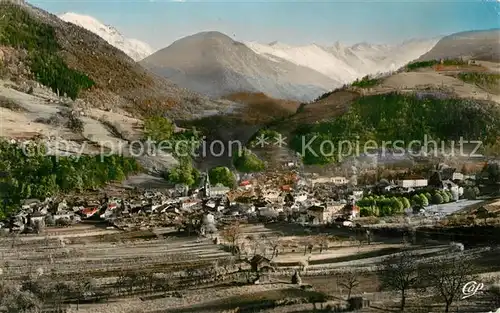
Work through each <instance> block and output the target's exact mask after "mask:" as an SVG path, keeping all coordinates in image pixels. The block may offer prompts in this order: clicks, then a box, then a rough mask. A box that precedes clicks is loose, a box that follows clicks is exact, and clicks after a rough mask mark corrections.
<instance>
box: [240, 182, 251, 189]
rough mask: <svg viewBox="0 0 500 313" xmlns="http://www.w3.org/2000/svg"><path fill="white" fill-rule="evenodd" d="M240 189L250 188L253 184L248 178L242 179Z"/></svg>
mask: <svg viewBox="0 0 500 313" xmlns="http://www.w3.org/2000/svg"><path fill="white" fill-rule="evenodd" d="M239 187H240V189H244V190H249V189H252V187H253V185H252V183H251V182H250V181H249V180H244V181H242V182H241V183H240V186H239Z"/></svg>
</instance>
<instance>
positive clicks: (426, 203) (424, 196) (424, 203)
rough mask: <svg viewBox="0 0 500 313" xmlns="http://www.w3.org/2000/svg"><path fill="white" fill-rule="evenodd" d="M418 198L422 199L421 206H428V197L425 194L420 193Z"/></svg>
mask: <svg viewBox="0 0 500 313" xmlns="http://www.w3.org/2000/svg"><path fill="white" fill-rule="evenodd" d="M420 198H421V199H422V202H421V203H422V206H428V205H429V199H428V198H427V196H426V195H425V194H423V193H422V194H420Z"/></svg>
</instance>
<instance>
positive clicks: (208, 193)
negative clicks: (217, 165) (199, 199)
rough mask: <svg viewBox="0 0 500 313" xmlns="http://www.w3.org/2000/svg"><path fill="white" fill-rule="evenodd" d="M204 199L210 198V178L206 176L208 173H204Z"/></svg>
mask: <svg viewBox="0 0 500 313" xmlns="http://www.w3.org/2000/svg"><path fill="white" fill-rule="evenodd" d="M204 188H205V190H204V191H205V197H210V177H209V176H208V171H207V172H205V186H204Z"/></svg>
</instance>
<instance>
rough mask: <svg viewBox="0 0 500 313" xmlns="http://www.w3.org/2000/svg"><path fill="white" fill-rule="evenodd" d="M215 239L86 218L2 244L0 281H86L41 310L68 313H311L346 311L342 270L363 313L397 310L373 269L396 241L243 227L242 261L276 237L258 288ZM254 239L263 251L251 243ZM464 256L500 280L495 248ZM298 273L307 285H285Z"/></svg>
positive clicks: (423, 251) (440, 248)
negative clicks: (352, 280)
mask: <svg viewBox="0 0 500 313" xmlns="http://www.w3.org/2000/svg"><path fill="white" fill-rule="evenodd" d="M220 234H221V233H220ZM417 236H420V235H418V234H417ZM215 237H217V239H218V242H214V241H213V239H211V238H198V237H196V236H191V237H188V236H186V235H185V234H182V233H178V232H177V231H176V230H174V229H171V228H158V229H148V228H146V227H144V228H139V229H136V230H133V231H129V232H122V231H119V230H116V229H108V228H107V227H106V226H105V225H103V224H101V223H98V222H90V221H88V222H84V223H81V224H79V225H76V226H71V227H69V228H47V229H45V232H44V233H43V234H41V235H18V236H15V237H4V238H2V239H1V241H0V255H1V261H0V264H1V266H0V268H1V269H2V273H3V275H2V279H3V281H4V282H9V284H13V285H14V284H15V282H16V281H17V282H20V281H24V285H25V286H26V285H27V281H28V282H30V284H28V285H27V286H33V284H35V282H43V283H44V284H46V285H47V286H48V285H49V284H53V283H54V282H56V283H57V282H61V281H64V282H65V284H68V282H73V283H74V284H76V285H78V284H79V282H81V281H89V280H91V281H92V286H93V290H92V292H91V296H89V295H88V294H87V295H85V296H77V295H75V293H71V292H69V291H64V290H66V289H64V288H62V287H61V286H59V287H58V288H59V291H58V292H59V293H61V294H63V293H64V294H66V295H67V297H66V298H65V300H64V301H62V300H60V301H59V302H58V301H57V300H56V298H52V297H48V296H47V297H46V298H45V307H46V308H49V307H54V306H65V307H68V308H69V309H70V312H84V313H91V312H96V313H97V312H109V313H112V312H131V313H132V312H156V313H160V312H162V313H174V312H175V313H181V312H186V313H187V312H190V313H191V312H235V311H230V310H236V309H237V308H239V310H240V311H238V312H269V313H270V312H276V313H278V312H283V313H285V312H311V311H312V310H313V308H314V306H316V307H317V308H318V309H319V308H320V307H321V306H323V307H325V308H326V307H327V306H328V305H329V306H330V307H335V306H345V299H346V297H347V293H348V291H347V289H346V288H345V287H342V283H341V282H342V279H344V278H343V277H345V276H343V275H345V274H346V273H356V280H357V282H358V283H357V285H356V287H355V288H352V290H351V291H352V294H351V295H362V296H363V297H364V298H365V299H368V300H370V301H371V302H370V303H371V304H370V307H368V308H365V309H363V311H362V312H380V311H379V310H380V309H382V310H386V309H387V310H390V309H391V308H396V307H397V306H398V303H399V302H398V300H397V299H398V296H397V294H394V293H391V292H389V291H380V290H379V287H380V281H379V276H378V275H377V274H376V271H377V268H378V264H379V263H380V262H381V261H383V259H384V257H386V256H390V255H393V254H394V253H397V252H399V251H401V249H402V248H403V247H405V246H407V245H406V244H405V245H404V244H403V243H402V237H401V235H397V234H396V235H394V234H391V235H386V234H384V233H383V232H380V233H379V232H377V231H374V232H373V238H372V240H371V241H370V242H369V243H368V242H366V241H365V240H363V239H361V237H360V235H359V232H357V231H356V230H352V229H349V228H345V229H344V228H332V227H330V228H325V227H302V226H300V225H294V224H283V223H271V224H265V225H264V224H255V223H250V224H241V225H240V226H239V236H238V238H239V242H240V246H242V247H243V246H245V247H246V248H242V250H241V252H240V253H241V255H242V256H245V257H247V258H251V257H252V255H256V253H257V254H262V255H266V256H267V257H269V255H270V253H271V250H272V249H271V248H272V247H273V243H272V242H273V238H274V239H276V238H278V239H279V247H278V246H276V247H278V248H277V251H278V252H277V256H275V257H274V258H271V259H272V265H273V267H274V268H275V270H274V271H272V272H268V273H267V274H262V276H261V278H260V280H261V282H260V283H259V284H252V283H248V282H247V281H246V280H247V279H250V278H249V275H250V276H251V272H248V271H247V270H245V268H246V266H247V265H246V264H245V263H240V262H238V261H237V260H236V259H235V257H234V256H233V255H232V254H231V253H230V252H229V250H228V249H227V246H228V244H229V243H228V242H227V240H226V241H225V240H224V239H223V238H225V237H224V236H223V235H221V236H218V235H215ZM215 237H214V238H215ZM450 238H451V237H449V238H448V239H446V236H445V238H444V239H440V240H428V239H426V238H424V237H423V236H422V237H421V238H420V239H419V240H418V242H416V243H414V244H413V245H411V247H410V249H411V251H413V252H414V253H415V255H420V256H421V257H423V258H433V257H436V256H439V255H446V254H449V249H450V247H449V241H450ZM256 239H257V240H256ZM256 242H260V244H259V245H258V246H255V243H256ZM466 251H467V254H468V255H470V256H472V257H473V258H474V260H477V262H476V261H474V262H475V263H477V264H476V272H477V273H483V275H485V276H484V280H485V281H486V280H487V281H495V279H496V280H498V277H499V276H498V275H497V273H496V272H499V271H500V267H499V266H498V265H497V264H496V262H495V261H494V260H495V259H496V258H498V257H499V256H500V251H499V250H498V249H491V248H485V247H484V245H481V244H478V245H477V246H469V247H468V248H467V250H466ZM273 255H274V252H273ZM242 269H243V271H242ZM295 271H299V272H300V273H301V277H302V283H303V284H304V285H306V286H307V285H310V286H311V287H309V288H300V287H299V286H298V285H293V284H290V281H291V277H292V274H293V273H294V272H295ZM484 273H489V274H484ZM495 277H496V278H495ZM32 288H34V287H32ZM54 288H55V287H54ZM412 294H413V295H412V297H410V300H409V304H408V307H410V308H412V309H415V310H416V309H417V308H418V307H420V304H418V303H417V302H416V301H422V300H423V299H426V298H425V297H427V296H429V293H428V292H427V293H424V294H422V295H418V294H417V293H416V292H415V293H413V291H412ZM485 299H486V298H484V297H480V296H478V297H476V298H474V299H472V300H470V301H459V302H457V303H458V304H460V309H461V311H459V312H480V310H481V309H482V310H484V309H486V308H487V305H486V306H485V303H484V301H487V300H485ZM427 302H428V301H427ZM430 303H432V304H433V305H434V308H429V311H427V312H426V313H429V312H441V311H440V310H441V306H440V304H439V303H440V302H439V299H434V300H433V301H432V302H430ZM77 308H78V310H77ZM465 308H466V309H465ZM475 309H477V310H475ZM415 310H414V311H413V312H417V311H415ZM467 310H468V311H467ZM419 312H421V311H419Z"/></svg>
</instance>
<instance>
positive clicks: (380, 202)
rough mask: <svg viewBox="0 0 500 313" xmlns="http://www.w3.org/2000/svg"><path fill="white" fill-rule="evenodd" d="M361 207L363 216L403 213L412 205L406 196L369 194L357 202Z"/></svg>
mask: <svg viewBox="0 0 500 313" xmlns="http://www.w3.org/2000/svg"><path fill="white" fill-rule="evenodd" d="M356 205H357V206H359V207H360V215H361V216H379V217H382V216H391V215H394V214H401V213H403V212H404V210H405V209H408V208H410V207H411V204H410V200H408V198H406V197H391V198H385V197H384V196H375V197H373V196H368V197H365V198H363V199H361V200H359V201H357V202H356Z"/></svg>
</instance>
